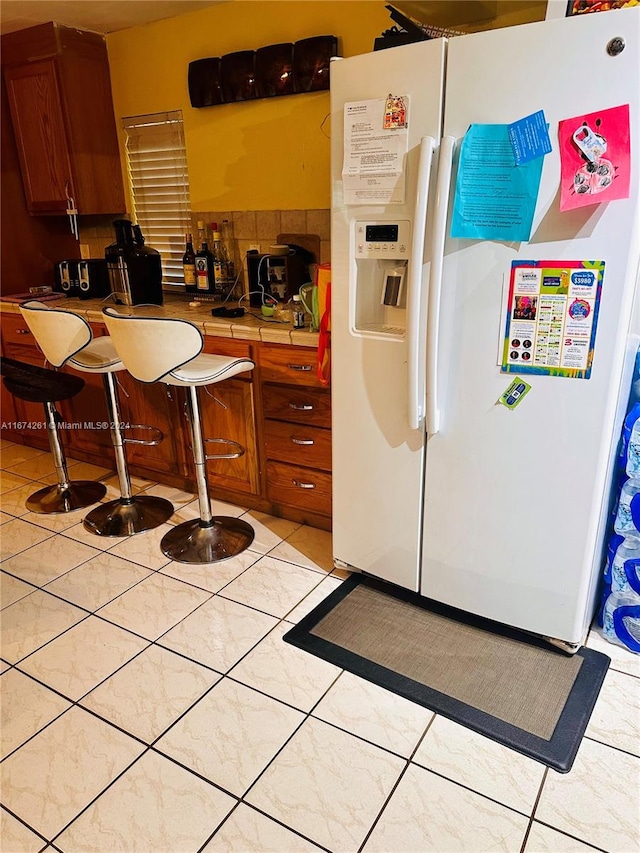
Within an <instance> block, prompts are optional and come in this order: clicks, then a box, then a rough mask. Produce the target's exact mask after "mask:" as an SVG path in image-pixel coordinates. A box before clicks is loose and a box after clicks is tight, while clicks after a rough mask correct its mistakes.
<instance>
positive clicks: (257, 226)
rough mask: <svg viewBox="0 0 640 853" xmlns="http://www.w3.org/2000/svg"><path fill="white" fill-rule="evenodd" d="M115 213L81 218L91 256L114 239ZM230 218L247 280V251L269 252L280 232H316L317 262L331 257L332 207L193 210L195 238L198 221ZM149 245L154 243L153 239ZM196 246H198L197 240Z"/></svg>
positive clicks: (83, 238)
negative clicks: (313, 208)
mask: <svg viewBox="0 0 640 853" xmlns="http://www.w3.org/2000/svg"><path fill="white" fill-rule="evenodd" d="M115 218H116V217H109V216H106V217H105V216H85V217H81V218H80V222H79V226H80V242H81V243H84V244H85V245H87V246H88V249H89V257H91V258H103V257H104V250H105V248H106V247H107V246H108V245H109V244H110V243H112V242H113V241H114V231H113V225H112V220H113V219H115ZM223 219H228V220H229V221H232V222H233V231H234V239H235V244H236V245H235V253H234V254H235V257H236V258H237V260H239V261H242V266H243V268H244V270H245V281H246V262H245V258H246V254H247V251H248V250H249V249H250V248H251V247H253V246H259V247H260V251H261V252H268V251H269V246H271V245H272V244H273V243H276V242H277V236H278V234H313V235H316V236H317V237H319V239H320V257H319V258H318V259H317V260H318V263H321V264H325V263H329V262H330V261H331V211H330V210H327V209H322V210H226V211H224V210H223V211H220V210H216V211H202V212H197V213H192V214H191V224H192V232H193V235H194V241H195V239H196V234H197V222H198V221H200V220H202V221H203V222H205V223H207V227H210V225H211V223H212V222H218V223H219V222H222V220H223ZM150 245H153V243H152V242H151V241H150ZM194 248H196V249H197V247H196V246H195V243H194Z"/></svg>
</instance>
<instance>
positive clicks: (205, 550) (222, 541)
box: [102, 308, 255, 563]
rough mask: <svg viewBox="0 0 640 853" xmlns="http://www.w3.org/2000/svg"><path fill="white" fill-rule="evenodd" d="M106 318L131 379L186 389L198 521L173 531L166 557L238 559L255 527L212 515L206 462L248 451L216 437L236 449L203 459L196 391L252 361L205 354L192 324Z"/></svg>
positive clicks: (166, 540) (106, 312) (108, 311)
mask: <svg viewBox="0 0 640 853" xmlns="http://www.w3.org/2000/svg"><path fill="white" fill-rule="evenodd" d="M102 313H103V316H104V321H105V323H106V326H107V329H108V330H109V334H110V335H111V338H112V339H113V342H114V344H115V347H116V350H117V352H118V355H119V356H120V358H121V359H122V361H123V362H124V365H125V367H126V368H127V370H128V371H129V373H130V374H131V375H132V376H133V377H135V378H136V379H138V380H139V381H140V382H149V383H151V382H164V383H166V384H167V385H175V386H179V387H184V388H186V392H187V394H186V397H187V399H186V415H187V420H188V422H189V432H190V435H191V447H192V451H193V461H194V465H195V475H196V483H197V487H198V503H199V511H200V517H199V518H196V519H194V520H192V521H185V522H183V523H182V524H178V525H177V526H176V527H174V528H173V530H171V531H169V533H167V534H166V535H165V536H164V537H163V539H162V541H161V543H160V548H161V549H162V552H163V554H165V555H166V556H167V557H171V559H172V560H176V561H177V562H179V563H215V562H217V561H219V560H225V559H227V558H228V557H234V556H236V554H240V553H241V552H242V551H244V550H245V549H246V548H248V547H249V545H250V544H251V543H252V542H253V537H254V535H255V533H254V530H253V527H251V525H250V524H247V522H246V521H242V520H241V519H239V518H232V517H229V516H220V515H218V516H214V515H213V513H212V511H211V501H210V499H209V486H208V480H207V470H206V463H207V459H237V458H238V457H239V456H242V455H243V454H244V448H243V447H242V445H240V444H238V442H236V441H231V440H230V439H222V438H213V439H207V440H206V442H216V443H219V444H220V443H222V444H228V445H229V446H230V447H231V448H232V450H231V452H229V453H220V454H215V455H210V456H207V455H206V454H205V450H204V445H205V440H204V439H203V437H202V422H201V419H200V406H199V403H198V387H199V386H200V385H212V384H213V383H215V382H221V381H222V380H223V379H230V378H231V377H232V376H236V375H237V374H238V373H243V372H245V371H247V370H253V368H254V363H253V362H252V361H251V360H250V359H248V358H229V357H228V356H223V355H207V354H204V355H202V354H201V353H202V348H203V346H204V340H203V337H202V334H201V332H200V330H199V329H198V327H197V326H195V325H194V324H193V323H190V322H189V321H188V320H177V319H176V320H174V319H170V318H166V319H164V318H159V317H141V316H136V315H133V314H119V313H118V312H117V311H116V310H115V309H114V308H103V310H102Z"/></svg>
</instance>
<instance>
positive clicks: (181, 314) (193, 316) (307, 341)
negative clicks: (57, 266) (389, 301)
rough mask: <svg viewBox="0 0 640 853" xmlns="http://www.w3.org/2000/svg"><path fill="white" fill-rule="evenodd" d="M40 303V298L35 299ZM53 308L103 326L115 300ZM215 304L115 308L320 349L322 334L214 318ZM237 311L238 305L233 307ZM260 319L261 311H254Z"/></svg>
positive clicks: (247, 318)
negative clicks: (71, 312)
mask: <svg viewBox="0 0 640 853" xmlns="http://www.w3.org/2000/svg"><path fill="white" fill-rule="evenodd" d="M33 298H34V299H37V296H34V297H33ZM46 304H47V305H48V306H49V307H50V308H62V309H64V310H65V311H73V312H74V313H76V314H80V315H81V316H83V317H85V318H86V319H87V320H91V321H92V322H95V323H101V322H103V317H102V309H103V308H105V307H108V306H112V305H113V303H112V302H111V300H107V301H105V300H100V299H78V298H77V297H73V296H72V297H63V298H62V299H60V300H56V301H53V300H52V301H48V302H47V303H46ZM214 305H215V303H211V302H208V303H205V302H203V303H201V304H200V305H199V306H198V307H194V308H192V307H191V306H190V305H189V302H187V301H186V300H185V299H184V298H181V297H179V296H174V295H173V294H170V293H165V294H164V305H149V306H142V305H134V306H126V305H113V307H115V308H117V310H118V311H120V312H122V313H123V314H128V313H132V314H138V315H139V316H151V317H175V318H179V319H182V320H190V321H191V322H192V323H194V324H195V325H196V326H197V327H198V328H199V329H200V331H201V332H203V334H205V335H212V336H216V337H220V338H235V339H237V340H243V341H262V342H264V343H271V344H295V345H296V346H303V347H314V348H315V347H317V346H318V333H317V332H310V331H309V330H308V329H294V328H293V327H292V325H291V323H281V322H277V321H273V320H266V319H262V318H261V317H259V316H254V314H249V313H245V315H244V317H235V318H233V319H228V320H227V319H225V318H224V317H212V316H211V309H212V308H213V307H214ZM232 305H233V307H235V305H236V303H233V304H232ZM252 310H253V311H254V312H255V315H257V313H258V312H257V309H252ZM0 312H2V313H7V314H19V313H20V306H19V304H18V303H17V302H4V301H2V300H1V299H0Z"/></svg>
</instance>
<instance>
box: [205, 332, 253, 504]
mask: <svg viewBox="0 0 640 853" xmlns="http://www.w3.org/2000/svg"><path fill="white" fill-rule="evenodd" d="M204 352H205V353H211V354H214V355H225V356H229V357H231V358H248V359H251V360H252V361H253V362H254V364H255V361H256V353H255V347H254V345H252V344H250V343H248V342H244V341H232V340H227V339H226V338H210V337H207V338H205V345H204ZM254 389H255V377H254V371H247V372H245V373H240V374H238V375H237V376H234V377H233V378H232V379H224V380H223V381H222V382H218V383H215V384H214V385H207V386H205V387H202V388H199V389H198V395H199V401H200V413H201V417H202V433H203V436H204V438H205V440H206V439H218V438H226V439H231V440H232V441H237V442H238V444H240V445H241V446H242V447H243V448H244V454H243V455H242V456H240V457H239V458H238V459H215V460H210V461H209V462H208V463H207V474H208V477H209V486H210V487H211V491H212V494H213V495H214V496H220V497H222V498H223V499H233V495H232V494H230V493H236V492H237V493H239V494H240V495H259V494H260V462H259V453H258V442H257V435H256V406H255V391H254ZM205 452H206V453H207V455H214V454H216V453H228V452H235V450H234V448H233V447H229V445H225V444H221V443H218V442H209V443H208V444H206V445H205Z"/></svg>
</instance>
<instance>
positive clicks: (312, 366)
mask: <svg viewBox="0 0 640 853" xmlns="http://www.w3.org/2000/svg"><path fill="white" fill-rule="evenodd" d="M317 367H318V353H317V350H315V349H314V348H313V347H294V346H287V345H284V346H277V345H270V344H263V345H262V347H261V349H260V370H261V373H262V378H263V380H266V381H269V382H285V383H287V384H291V385H310V386H312V387H315V388H323V387H324V386H323V385H322V383H321V382H320V380H319V379H318V376H317Z"/></svg>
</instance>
